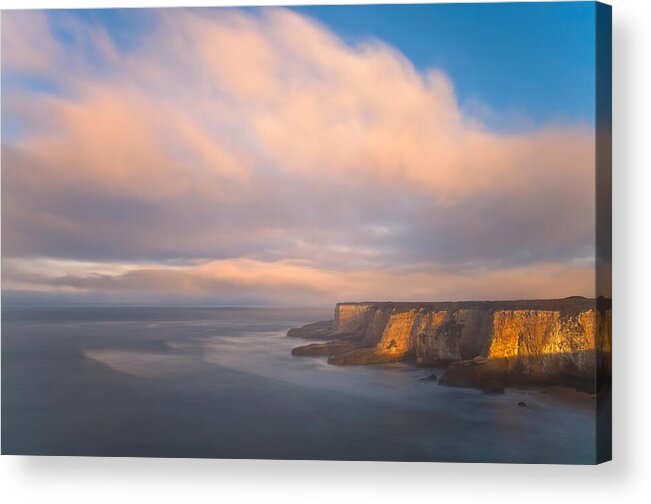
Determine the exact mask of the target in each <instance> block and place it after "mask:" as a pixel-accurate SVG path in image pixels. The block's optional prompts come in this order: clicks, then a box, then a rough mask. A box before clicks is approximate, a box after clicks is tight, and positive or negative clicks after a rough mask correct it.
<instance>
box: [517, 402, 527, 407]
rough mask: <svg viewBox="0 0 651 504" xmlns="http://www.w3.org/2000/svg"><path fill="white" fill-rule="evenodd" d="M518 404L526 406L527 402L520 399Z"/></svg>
mask: <svg viewBox="0 0 651 504" xmlns="http://www.w3.org/2000/svg"><path fill="white" fill-rule="evenodd" d="M518 406H523V407H526V406H527V403H526V402H524V401H520V402H519V403H518Z"/></svg>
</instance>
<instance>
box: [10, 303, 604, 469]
mask: <svg viewBox="0 0 651 504" xmlns="http://www.w3.org/2000/svg"><path fill="white" fill-rule="evenodd" d="M331 311H332V310H329V309H328V310H318V309H276V308H274V309H259V308H239V309H236V308H167V307H165V308H163V307H160V308H151V307H129V308H127V307H95V308H93V307H65V308H62V307H57V308H54V307H52V308H42V307H39V308H27V307H3V311H2V452H3V453H4V454H34V455H93V456H147V457H215V458H283V459H338V460H414V461H460V462H553V463H591V462H592V461H593V460H594V449H595V448H594V441H595V425H594V409H595V401H594V399H592V398H591V397H590V396H588V395H585V394H579V393H571V392H568V391H563V390H546V391H524V390H507V393H506V394H505V395H502V396H487V395H483V394H481V393H480V392H478V391H475V390H467V389H455V388H449V387H444V386H439V385H438V384H437V383H435V382H421V381H419V378H422V377H424V376H427V375H429V374H431V373H432V371H433V370H426V369H418V368H415V367H412V366H408V365H386V366H367V367H336V366H329V365H327V364H326V363H325V359H323V358H317V357H293V356H292V355H291V353H290V351H291V348H292V347H293V346H296V345H298V344H301V341H300V340H295V339H290V338H287V337H286V335H285V334H286V331H287V329H288V328H290V327H294V326H298V325H301V324H304V323H308V322H313V321H316V320H323V319H327V318H330V317H331V315H332V313H331ZM438 374H439V376H440V370H439V371H438ZM520 401H525V402H526V403H527V407H521V406H518V402H520Z"/></svg>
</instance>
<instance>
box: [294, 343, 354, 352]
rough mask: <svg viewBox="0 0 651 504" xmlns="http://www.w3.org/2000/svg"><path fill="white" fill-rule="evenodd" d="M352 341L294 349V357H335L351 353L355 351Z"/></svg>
mask: <svg viewBox="0 0 651 504" xmlns="http://www.w3.org/2000/svg"><path fill="white" fill-rule="evenodd" d="M355 347H356V345H355V343H354V342H352V341H331V342H328V343H312V344H311V345H303V346H299V347H296V348H293V349H292V355H322V356H323V355H334V354H337V353H342V352H349V351H350V350H353V349H355Z"/></svg>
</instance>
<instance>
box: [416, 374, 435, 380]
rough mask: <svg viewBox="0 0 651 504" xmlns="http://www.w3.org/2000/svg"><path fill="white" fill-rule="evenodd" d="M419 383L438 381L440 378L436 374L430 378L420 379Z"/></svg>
mask: <svg viewBox="0 0 651 504" xmlns="http://www.w3.org/2000/svg"><path fill="white" fill-rule="evenodd" d="M418 381H438V377H437V376H436V374H431V375H429V376H425V377H424V378H421V379H419V380H418Z"/></svg>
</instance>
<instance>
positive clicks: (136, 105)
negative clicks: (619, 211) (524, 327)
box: [3, 9, 595, 299]
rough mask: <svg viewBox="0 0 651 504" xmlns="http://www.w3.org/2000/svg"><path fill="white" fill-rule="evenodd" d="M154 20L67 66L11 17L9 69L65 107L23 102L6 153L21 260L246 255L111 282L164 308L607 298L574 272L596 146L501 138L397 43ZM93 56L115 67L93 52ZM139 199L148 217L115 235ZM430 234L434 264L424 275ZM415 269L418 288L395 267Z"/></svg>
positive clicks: (569, 136) (17, 98) (271, 22)
mask: <svg viewBox="0 0 651 504" xmlns="http://www.w3.org/2000/svg"><path fill="white" fill-rule="evenodd" d="M27 20H29V21H33V22H34V25H33V26H34V30H35V32H34V33H35V35H34V36H33V37H27V36H26V33H27V31H26V28H25V23H26V21H27ZM157 21H158V25H157V26H158V27H157V29H155V30H154V31H153V32H152V33H150V34H148V35H146V36H145V37H143V40H142V42H141V44H140V46H139V47H137V48H135V49H133V50H131V51H129V52H128V53H126V54H118V52H117V50H116V49H115V47H114V46H113V44H112V43H111V41H110V39H108V37H107V35H106V34H105V33H103V32H97V33H95V32H93V31H92V30H89V29H88V27H87V26H85V25H83V24H80V23H78V22H77V24H76V25H71V24H70V23H73V21H72V20H70V19H67V20H66V23H67V25H66V26H67V27H68V29H71V30H73V31H74V33H75V34H76V35H75V36H76V37H77V38H78V40H79V45H75V46H72V47H65V46H63V45H62V44H60V43H59V42H57V40H56V39H55V38H54V37H53V36H52V34H51V32H50V31H49V28H48V25H47V22H46V21H45V19H44V18H43V16H42V15H40V14H38V13H32V14H24V13H21V14H18V13H4V15H3V56H4V54H5V53H6V52H8V51H9V49H11V53H12V55H11V56H10V57H8V58H6V59H5V58H4V57H3V71H11V72H32V73H37V74H39V75H42V76H44V77H47V78H49V79H52V80H54V81H56V82H58V83H59V84H60V85H61V86H63V87H64V88H65V90H66V92H65V93H61V94H59V95H58V96H52V95H48V94H43V93H34V92H33V91H30V90H29V89H17V88H14V89H11V90H10V91H8V93H9V97H10V98H11V100H10V101H11V102H12V105H11V106H10V110H11V114H12V115H13V117H14V119H19V120H21V121H23V122H24V123H25V124H26V128H25V132H24V133H23V134H21V135H20V136H19V137H18V138H16V139H12V140H10V141H8V142H4V143H3V159H4V160H5V162H4V163H3V177H4V179H5V180H4V181H3V183H4V187H3V199H4V200H6V202H5V203H4V204H3V229H4V231H3V238H5V240H3V241H5V242H9V245H6V246H5V251H4V252H5V254H9V255H10V256H15V257H48V256H58V257H61V255H62V254H64V253H67V254H74V250H71V249H72V246H71V245H70V246H69V247H68V248H66V246H67V245H69V244H74V243H77V244H80V245H81V246H79V245H78V249H80V250H81V249H84V250H85V245H87V244H89V243H91V244H93V243H94V244H95V245H94V246H89V247H88V248H89V249H92V250H96V249H102V248H104V249H105V250H106V249H107V247H108V248H110V250H111V252H107V253H108V254H110V253H114V254H117V255H119V256H120V258H124V257H125V256H130V257H132V258H133V259H139V260H140V259H143V258H144V259H148V258H150V257H151V258H154V257H156V258H160V256H161V255H162V256H164V258H166V259H169V258H171V257H179V256H182V255H183V250H184V248H185V249H186V250H187V251H188V253H189V254H190V255H191V256H192V257H195V258H196V257H197V256H200V257H203V258H206V257H212V254H214V256H215V257H217V256H218V257H226V256H227V257H229V259H228V261H226V262H223V261H216V262H210V261H208V262H206V263H205V265H203V266H197V267H195V268H193V269H190V270H188V271H184V272H183V273H182V274H181V273H179V272H176V271H174V272H170V271H168V270H167V269H165V268H163V269H162V270H160V271H159V270H158V269H156V268H154V269H153V270H151V271H152V272H151V273H150V272H149V271H150V270H137V272H134V273H128V274H125V275H124V276H118V277H115V278H113V277H111V278H110V279H106V280H107V281H109V280H110V281H111V282H113V283H112V285H116V286H122V287H123V288H129V285H130V284H129V281H131V280H132V279H134V278H137V280H138V282H140V283H142V285H148V286H149V287H147V288H151V289H161V290H165V289H166V288H167V286H168V285H172V284H174V282H179V283H180V285H182V286H187V289H188V292H190V291H192V289H198V290H197V292H199V291H201V289H204V287H202V286H203V285H209V286H210V289H215V288H217V287H216V285H217V284H218V283H219V282H225V284H226V285H229V286H230V288H231V289H233V291H234V292H235V291H237V290H238V289H240V288H243V287H242V286H248V285H257V286H260V288H261V289H263V290H264V289H266V291H269V290H272V288H273V285H275V284H278V285H283V286H286V287H288V286H292V285H293V286H294V287H295V288H296V289H298V292H303V291H304V290H308V291H310V292H315V293H316V294H315V296H316V297H318V296H330V295H332V293H333V292H334V291H337V290H338V291H339V292H345V293H346V294H342V295H344V297H347V298H349V299H353V298H355V297H361V298H369V297H373V298H378V296H379V295H380V293H381V295H382V296H388V297H394V298H396V297H397V296H398V294H396V295H395V296H391V292H388V291H387V290H386V285H391V286H392V288H394V287H395V288H396V291H395V292H400V293H402V294H401V295H404V296H408V295H412V296H415V297H417V298H419V299H424V298H425V297H426V296H434V298H436V299H441V297H442V296H445V295H447V296H453V297H456V298H459V297H468V296H471V297H503V296H507V297H508V296H510V295H511V294H513V295H515V294H518V295H519V296H523V297H534V296H535V297H540V296H547V295H551V296H555V295H561V294H563V293H567V294H577V293H586V294H589V293H590V288H589V286H590V285H591V284H590V283H588V282H587V280H586V279H587V276H586V275H587V273H586V272H587V271H588V270H587V269H586V268H585V267H583V266H581V267H578V266H575V264H576V259H577V258H579V259H583V258H584V255H585V250H588V249H589V247H588V245H589V244H590V243H592V242H591V240H593V236H594V218H593V216H594V183H595V181H594V163H595V161H594V137H593V134H592V132H591V131H588V130H586V129H585V128H583V127H581V126H576V127H560V126H549V127H544V128H541V129H539V130H537V131H533V132H530V133H526V134H508V135H506V134H498V133H496V132H492V131H490V130H489V129H488V128H486V127H485V126H483V125H482V124H481V123H479V122H477V121H476V120H473V119H471V118H470V117H468V116H466V115H464V113H463V111H462V110H461V109H460V107H459V106H458V104H457V101H456V98H455V94H454V86H453V83H452V82H451V81H450V79H449V78H448V77H447V76H446V75H444V74H443V73H441V72H439V71H436V70H432V71H430V72H427V73H425V74H423V73H420V72H417V71H416V70H415V69H414V67H413V66H412V64H411V63H410V62H409V60H407V59H406V58H405V57H404V56H403V55H402V54H400V53H399V52H397V51H396V50H395V49H393V48H391V47H390V46H387V45H385V44H383V43H382V42H380V41H368V42H366V43H363V44H360V45H358V46H350V45H347V44H345V43H343V42H342V41H341V40H340V39H339V38H337V37H336V36H335V35H334V34H332V33H330V32H329V31H328V30H326V29H325V28H324V27H322V26H320V25H318V24H317V23H315V22H314V21H312V20H310V19H307V18H305V17H302V16H299V15H297V14H294V13H291V12H288V11H286V10H282V9H267V10H264V11H262V14H261V15H256V16H254V15H248V14H244V13H242V12H239V11H229V10H219V11H216V12H210V13H207V12H205V11H201V12H200V13H198V12H193V11H177V10H175V11H173V12H165V11H160V13H159V14H157ZM85 41H88V43H89V44H91V46H92V47H93V48H94V51H95V54H96V57H97V58H98V59H99V61H94V62H93V63H92V64H91V63H90V62H89V61H87V58H85V57H83V56H82V55H81V54H77V53H76V51H79V52H81V48H82V46H83V42H85ZM61 61H68V62H70V61H74V65H72V66H70V67H69V68H72V69H73V70H72V71H69V72H67V73H66V72H62V71H61V70H62V68H66V65H65V64H64V63H60V62H61ZM98 67H101V71H99V70H97V68H98ZM93 199H96V203H91V201H93ZM125 202H128V204H129V205H131V206H133V207H134V210H133V214H132V215H131V217H130V218H126V219H125V217H124V216H119V217H117V216H116V217H113V215H117V212H113V213H112V212H111V209H115V208H119V207H120V206H122V207H124V205H125ZM89 205H92V207H89ZM102 205H104V206H102ZM102 209H104V210H102ZM135 209H137V210H135ZM469 209H472V212H470V210H469ZM89 210H92V211H89ZM99 210H102V213H101V216H100V217H97V216H93V215H94V214H95V213H97V212H98V211H99ZM428 216H431V218H430V217H428ZM473 216H474V218H473ZM559 216H562V218H561V219H559ZM430 221H431V222H430ZM380 228H381V229H383V233H382V234H381V235H378V234H377V233H375V232H374V231H373V230H377V229H380ZM428 236H434V238H435V239H432V240H431V242H427V240H429V239H430V238H427V237H428ZM472 236H476V237H481V240H482V242H483V243H482V247H479V246H477V247H476V249H477V250H479V249H481V250H483V251H485V252H482V253H485V254H486V257H482V253H479V252H477V251H476V250H475V249H474V248H473V247H474V245H473V242H472ZM423 237H425V238H426V240H425V241H426V242H427V243H431V248H432V253H431V258H430V259H429V260H426V261H424V262H423V259H422V257H421V258H417V259H415V258H413V257H410V254H411V252H412V249H415V248H416V244H417V243H418V242H420V241H422V240H424V239H425V238H423ZM478 239H479V238H478ZM363 240H366V242H363V243H362V241H363ZM437 242H438V243H437ZM545 242H549V243H551V244H553V246H551V245H549V246H548V245H546V244H545ZM541 243H542V244H545V246H544V247H543V246H541V245H540V244H541ZM548 248H549V250H550V251H549V252H547V249H548ZM439 249H441V250H443V249H444V250H446V251H447V250H448V249H450V250H453V252H454V255H455V256H457V257H458V260H459V261H461V263H463V264H465V263H472V264H474V265H476V264H479V265H480V266H481V267H482V268H484V269H481V268H480V269H472V270H471V271H470V270H469V272H468V273H467V274H459V273H454V274H452V273H445V271H449V270H451V269H454V268H451V266H450V264H447V263H443V262H441V261H444V259H445V258H444V256H445V254H448V252H446V253H445V254H444V253H443V252H438V251H439ZM323 250H326V251H331V250H338V251H342V250H348V251H353V252H351V253H346V254H338V255H337V256H336V257H338V258H339V260H340V262H341V264H340V266H339V267H338V268H337V269H338V270H342V271H344V270H345V271H346V275H343V274H340V273H338V272H337V271H333V270H332V264H331V261H329V258H328V257H324V255H325V256H328V253H326V254H322V253H319V251H323ZM532 250H533V253H532ZM537 250H540V252H536V251H537ZM355 251H357V253H355ZM513 251H516V252H518V254H519V255H518V254H516V255H518V257H519V259H518V260H517V261H516V260H514V259H513V256H512V255H511V254H512V252H513ZM520 252H521V253H520ZM92 253H95V254H97V253H96V252H92V251H91V252H87V254H92ZM419 253H420V254H421V256H423V255H425V256H426V255H427V253H428V252H427V250H423V251H420V252H419ZM437 254H438V255H437ZM500 254H501V255H502V256H503V257H504V260H503V261H501V263H500V265H499V267H495V257H496V256H497V257H499V256H500ZM527 254H530V255H532V256H533V258H532V259H529V260H523V259H522V258H521V257H525V256H527ZM546 254H547V256H546ZM263 255H273V256H274V260H273V261H269V260H264V259H261V257H258V256H263ZM448 255H449V254H448ZM278 257H280V258H281V261H280V262H279V261H278V260H277V258H278ZM247 261H253V262H247ZM283 261H287V262H283ZM527 262H528V263H527ZM304 263H308V264H310V266H309V268H308V267H305V266H302V264H304ZM21 264H22V263H21ZM410 266H413V267H414V268H416V269H415V270H414V271H416V272H415V273H413V274H412V273H410V274H408V275H407V274H405V273H404V271H403V270H402V269H401V271H402V273H403V274H405V275H406V276H405V277H403V278H408V279H409V280H408V282H407V281H401V280H400V278H399V277H397V276H392V274H390V273H387V270H386V267H390V268H407V267H410ZM418 268H420V269H422V274H419V273H417V271H418ZM491 268H493V270H491ZM391 271H393V269H392V270H391ZM551 275H553V276H551ZM78 277H79V276H78V275H77V276H75V275H72V276H70V278H78ZM82 277H83V275H82ZM79 278H81V277H79ZM79 278H78V280H79ZM84 278H85V277H84ZM201 278H204V279H206V283H202V282H201V281H200V279H201ZM292 278H295V279H296V283H292V282H293V281H292V280H291V279H292ZM550 278H554V279H555V281H551V280H550ZM215 279H218V280H219V282H217V280H215ZM78 280H76V281H78ZM85 281H88V280H85ZM216 282H217V284H216ZM385 282H388V283H386V284H385ZM140 283H138V285H140ZM491 283H492V285H493V287H491V288H492V289H493V290H492V291H491V290H490V289H489V288H488V287H487V286H488V285H490V284H491ZM570 283H573V285H574V286H575V287H574V288H573V289H572V288H570ZM443 284H445V287H441V285H443ZM498 285H499V287H497V286H498ZM104 287H105V286H102V287H101V288H104ZM97 288H100V286H99V285H98V287H97ZM464 289H465V291H464ZM181 290H183V289H181ZM283 292H285V294H284V295H285V296H288V299H289V298H291V293H290V289H289V288H287V289H285V290H283ZM376 292H377V293H378V294H374V293H376ZM463 292H465V293H466V294H465V295H464V294H463ZM491 292H493V293H494V294H492V295H491Z"/></svg>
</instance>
